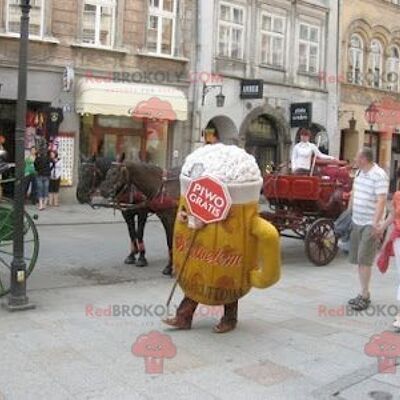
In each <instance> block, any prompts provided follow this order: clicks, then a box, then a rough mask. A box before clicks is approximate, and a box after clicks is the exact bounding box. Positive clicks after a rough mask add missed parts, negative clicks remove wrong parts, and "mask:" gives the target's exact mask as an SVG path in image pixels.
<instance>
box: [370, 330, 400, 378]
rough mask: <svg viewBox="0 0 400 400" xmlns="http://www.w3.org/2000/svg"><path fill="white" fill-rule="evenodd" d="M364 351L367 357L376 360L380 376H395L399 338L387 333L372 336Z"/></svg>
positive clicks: (399, 351)
mask: <svg viewBox="0 0 400 400" xmlns="http://www.w3.org/2000/svg"><path fill="white" fill-rule="evenodd" d="M364 351H365V354H367V355H368V356H370V357H377V358H378V371H379V372H380V373H381V374H395V373H396V360H397V358H398V357H400V336H399V335H396V334H395V333H393V332H389V331H385V332H382V333H381V334H379V335H374V336H372V337H371V339H370V341H369V342H368V343H367V344H366V345H365V348H364Z"/></svg>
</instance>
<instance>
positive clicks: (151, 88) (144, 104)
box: [76, 78, 188, 121]
mask: <svg viewBox="0 0 400 400" xmlns="http://www.w3.org/2000/svg"><path fill="white" fill-rule="evenodd" d="M187 107H188V101H187V98H186V96H185V94H184V93H183V92H182V91H181V90H179V89H176V88H174V87H171V86H156V85H146V84H134V83H117V82H108V81H101V80H99V79H96V78H85V79H81V80H80V81H79V83H78V87H77V98H76V110H77V112H78V113H79V114H86V113H87V114H95V115H98V114H100V115H115V116H125V117H134V118H149V119H160V120H170V121H174V120H178V121H186V120H187V113H188V111H187Z"/></svg>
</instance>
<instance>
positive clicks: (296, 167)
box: [292, 129, 335, 175]
mask: <svg viewBox="0 0 400 400" xmlns="http://www.w3.org/2000/svg"><path fill="white" fill-rule="evenodd" d="M310 137H311V132H310V131H309V130H308V129H302V130H301V131H300V142H299V143H297V144H296V146H294V148H293V152H292V172H293V173H294V174H296V175H308V174H309V173H310V171H311V162H312V156H314V157H318V158H322V159H324V160H335V157H332V156H328V155H326V154H324V153H321V152H320V151H319V149H318V147H317V146H316V145H315V144H314V143H310Z"/></svg>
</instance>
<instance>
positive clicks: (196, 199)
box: [185, 176, 232, 224]
mask: <svg viewBox="0 0 400 400" xmlns="http://www.w3.org/2000/svg"><path fill="white" fill-rule="evenodd" d="M185 198H186V201H187V204H188V206H189V210H190V213H191V214H192V215H194V216H195V217H196V218H198V219H199V220H200V221H202V222H204V223H205V224H210V223H213V222H218V221H223V220H224V219H225V218H226V217H227V215H228V213H229V210H230V208H231V205H232V199H231V196H230V194H229V192H228V190H227V188H226V186H225V184H224V183H222V182H220V181H219V180H217V179H215V178H212V177H210V176H203V177H200V178H197V179H194V180H193V181H192V182H191V183H190V185H189V188H188V189H187V192H186V194H185Z"/></svg>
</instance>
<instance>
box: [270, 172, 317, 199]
mask: <svg viewBox="0 0 400 400" xmlns="http://www.w3.org/2000/svg"><path fill="white" fill-rule="evenodd" d="M320 183H321V178H319V177H316V176H298V175H278V176H276V175H267V176H266V177H265V179H264V195H265V197H266V198H273V199H288V200H318V199H319V196H320Z"/></svg>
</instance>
